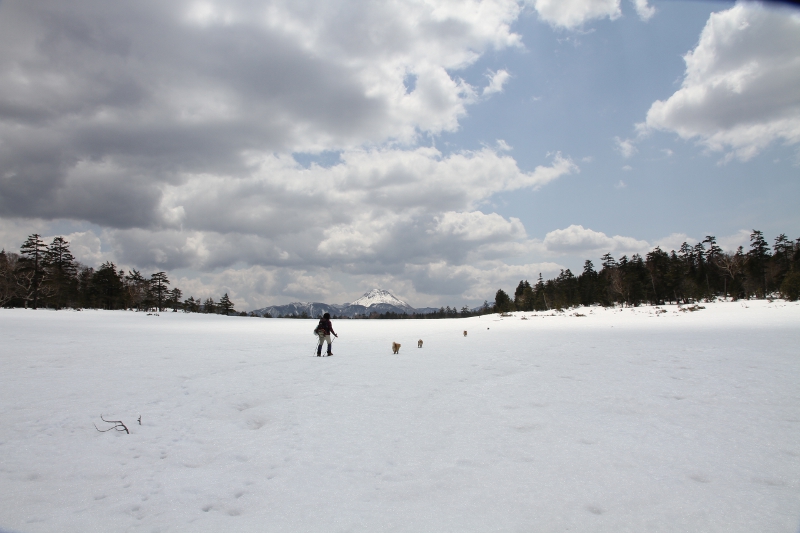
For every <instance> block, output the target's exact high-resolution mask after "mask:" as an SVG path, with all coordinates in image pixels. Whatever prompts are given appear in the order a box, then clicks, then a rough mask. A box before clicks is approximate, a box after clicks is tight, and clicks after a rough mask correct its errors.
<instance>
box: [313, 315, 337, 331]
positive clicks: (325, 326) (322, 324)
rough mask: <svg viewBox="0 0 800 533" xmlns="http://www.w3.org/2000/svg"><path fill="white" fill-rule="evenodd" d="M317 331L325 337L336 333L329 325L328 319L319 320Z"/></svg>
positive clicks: (331, 325)
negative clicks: (321, 332)
mask: <svg viewBox="0 0 800 533" xmlns="http://www.w3.org/2000/svg"><path fill="white" fill-rule="evenodd" d="M317 331H324V332H325V335H330V334H331V333H333V334H334V335H336V332H335V331H333V324H331V319H330V318H320V319H319V325H318V326H317Z"/></svg>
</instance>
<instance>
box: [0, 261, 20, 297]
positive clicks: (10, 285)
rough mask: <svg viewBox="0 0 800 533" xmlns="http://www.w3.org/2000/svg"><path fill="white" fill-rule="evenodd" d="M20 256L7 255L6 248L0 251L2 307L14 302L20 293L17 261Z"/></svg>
mask: <svg viewBox="0 0 800 533" xmlns="http://www.w3.org/2000/svg"><path fill="white" fill-rule="evenodd" d="M18 260H19V256H18V255H17V254H14V253H6V250H5V248H4V249H3V250H2V251H0V307H3V306H4V305H6V304H7V303H9V302H11V301H12V300H14V298H16V297H17V294H18V292H19V285H17V276H16V270H17V261H18Z"/></svg>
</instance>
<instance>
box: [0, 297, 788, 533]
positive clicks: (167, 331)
mask: <svg viewBox="0 0 800 533" xmlns="http://www.w3.org/2000/svg"><path fill="white" fill-rule="evenodd" d="M702 305H703V306H704V307H705V309H700V310H697V311H694V312H691V311H683V312H680V311H678V310H677V308H676V307H674V306H666V307H663V309H664V310H666V311H667V312H666V313H658V314H657V311H658V310H656V309H654V308H651V307H642V308H637V309H624V310H619V309H617V310H611V309H608V310H604V309H602V308H593V309H583V310H578V311H568V312H566V313H562V314H556V313H536V314H534V313H515V314H514V316H513V317H507V318H501V317H499V316H497V315H490V316H484V317H480V318H477V317H476V318H470V319H463V320H415V321H412V320H407V321H384V320H339V321H334V327H335V329H336V331H337V332H338V333H339V335H340V338H339V340H336V341H335V342H334V353H335V356H334V357H331V358H317V357H312V356H311V355H312V351H313V349H314V343H315V338H314V337H313V336H312V334H311V331H312V329H313V328H314V326H315V322H314V321H309V320H279V319H262V318H242V317H221V316H207V315H196V314H193V315H187V314H182V313H162V314H161V315H160V316H148V315H147V314H145V313H133V312H117V311H114V312H111V311H107V312H103V311H82V312H75V311H58V312H56V311H42V310H39V311H32V310H27V311H26V310H0V530H3V531H7V532H8V531H14V532H22V533H29V532H30V533H33V532H54V531H58V532H89V531H101V532H109V531H146V532H148V533H149V532H155V531H162V532H166V531H193V532H205V531H208V532H220V531H237V532H240V531H242V532H251V531H252V532H271V531H292V532H294V531H298V532H328V531H332V532H333V531H363V532H376V531H413V532H419V531H436V532H464V531H479V532H485V531H509V532H518V531H520V532H521V531H526V532H550V531H567V530H570V531H581V532H583V531H608V532H618V531H635V532H653V531H669V532H673V531H691V532H694V531H698V532H701V531H702V532H748V533H750V532H754V531H770V532H781V531H785V532H790V533H796V532H797V531H798V525H800V303H786V302H782V301H775V302H772V303H769V302H764V301H759V302H755V301H753V302H733V303H714V304H702ZM578 313H579V314H585V315H586V316H584V317H579V316H575V315H576V314H578ZM551 315H556V316H551ZM523 316H524V317H525V318H526V320H523V319H522V317H523ZM464 330H467V331H468V336H466V337H464V335H463V333H462V332H463V331H464ZM417 339H423V341H424V347H423V348H422V349H418V348H417V347H416V344H417ZM392 341H396V342H400V343H401V344H402V348H401V350H400V354H399V355H392V353H391V348H390V345H391V343H392ZM101 414H102V415H104V416H105V417H106V418H107V419H112V420H121V421H123V422H124V423H125V424H126V425H127V426H128V428H129V429H130V434H126V433H120V432H117V431H109V432H107V433H100V432H98V431H97V430H96V429H95V426H94V424H96V425H97V427H99V428H100V429H105V428H107V427H110V425H108V424H104V423H103V422H101V420H100V415H101ZM139 416H141V425H139V423H138V421H137V420H138V418H139Z"/></svg>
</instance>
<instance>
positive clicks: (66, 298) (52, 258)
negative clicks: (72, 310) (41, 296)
mask: <svg viewBox="0 0 800 533" xmlns="http://www.w3.org/2000/svg"><path fill="white" fill-rule="evenodd" d="M46 263H47V266H48V269H49V271H50V280H49V285H50V287H51V288H52V297H51V299H52V303H53V305H54V306H55V308H56V309H60V308H62V307H64V306H66V305H69V304H70V302H71V301H72V300H73V299H74V296H75V293H76V291H77V285H78V280H77V274H78V268H77V265H76V264H75V257H74V256H73V255H72V252H70V250H69V242H67V240H66V239H64V237H55V238H54V239H53V242H52V243H51V244H50V246H49V247H48V248H47V253H46Z"/></svg>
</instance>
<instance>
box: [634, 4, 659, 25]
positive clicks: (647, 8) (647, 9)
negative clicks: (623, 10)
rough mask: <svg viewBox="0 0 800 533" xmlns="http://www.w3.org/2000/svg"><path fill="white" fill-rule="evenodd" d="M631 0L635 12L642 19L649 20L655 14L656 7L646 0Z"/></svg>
mask: <svg viewBox="0 0 800 533" xmlns="http://www.w3.org/2000/svg"><path fill="white" fill-rule="evenodd" d="M631 2H633V7H634V9H636V14H637V15H639V18H640V19H642V20H644V21H648V20H650V19H651V18H653V16H654V15H655V14H656V8H654V7H653V6H651V5H649V4H648V3H647V0H631Z"/></svg>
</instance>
